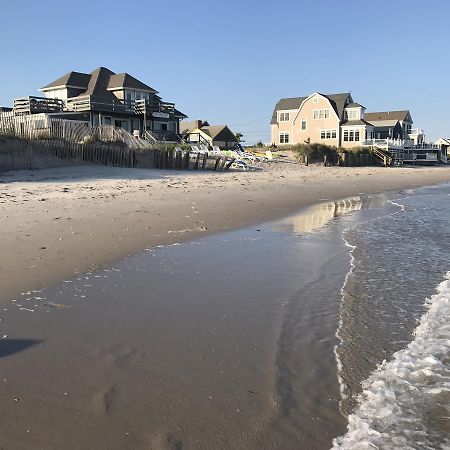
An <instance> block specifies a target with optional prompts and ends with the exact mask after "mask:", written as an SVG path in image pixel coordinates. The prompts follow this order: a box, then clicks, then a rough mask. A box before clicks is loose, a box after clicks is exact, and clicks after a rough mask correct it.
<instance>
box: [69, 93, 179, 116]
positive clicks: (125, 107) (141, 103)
mask: <svg viewBox="0 0 450 450" xmlns="http://www.w3.org/2000/svg"><path fill="white" fill-rule="evenodd" d="M67 110H68V111H73V112H87V111H96V112H102V113H112V112H120V113H127V114H138V115H144V114H146V115H147V116H148V118H150V117H151V116H153V117H155V118H164V119H168V118H170V117H171V116H173V114H174V112H175V105H174V104H173V103H165V102H159V103H158V102H149V101H148V100H145V99H141V100H136V101H134V100H119V99H117V101H115V100H113V101H110V102H102V101H98V100H94V99H93V97H92V96H90V95H84V96H80V97H75V98H69V99H68V100H67Z"/></svg>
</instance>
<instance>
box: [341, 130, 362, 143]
mask: <svg viewBox="0 0 450 450" xmlns="http://www.w3.org/2000/svg"><path fill="white" fill-rule="evenodd" d="M361 135H362V133H361V130H360V129H359V128H350V129H348V130H344V131H343V133H342V140H343V142H360V141H361Z"/></svg>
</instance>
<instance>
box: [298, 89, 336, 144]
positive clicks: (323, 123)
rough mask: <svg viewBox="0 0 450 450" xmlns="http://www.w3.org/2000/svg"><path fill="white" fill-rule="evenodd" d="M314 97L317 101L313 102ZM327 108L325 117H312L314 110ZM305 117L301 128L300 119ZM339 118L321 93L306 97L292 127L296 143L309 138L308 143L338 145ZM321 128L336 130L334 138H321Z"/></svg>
mask: <svg viewBox="0 0 450 450" xmlns="http://www.w3.org/2000/svg"><path fill="white" fill-rule="evenodd" d="M315 99H316V101H317V103H315ZM316 109H319V110H320V109H328V110H329V111H330V113H329V117H328V118H327V119H314V110H316ZM303 118H306V121H307V124H306V130H302V129H301V122H302V119H303ZM339 122H340V120H339V118H338V117H337V115H336V113H335V111H334V109H333V107H332V106H331V104H330V102H329V101H328V99H326V98H325V97H322V96H321V95H318V94H316V95H314V96H313V97H311V98H308V99H307V100H306V101H305V102H304V103H303V106H302V107H301V109H300V112H299V113H298V115H297V118H296V120H295V123H294V126H293V129H294V140H295V141H296V142H297V143H304V142H307V141H308V140H309V142H310V143H318V144H325V145H332V146H335V147H338V146H339ZM321 130H336V138H329V139H321V137H320V134H321Z"/></svg>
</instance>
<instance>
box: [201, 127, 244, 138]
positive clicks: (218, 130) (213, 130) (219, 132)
mask: <svg viewBox="0 0 450 450" xmlns="http://www.w3.org/2000/svg"><path fill="white" fill-rule="evenodd" d="M200 131H202V132H203V133H205V134H207V135H208V136H209V137H211V139H212V140H213V141H235V142H237V138H236V135H235V134H234V133H233V132H232V131H231V130H230V129H229V128H228V126H227V125H213V126H211V125H210V126H207V127H201V128H200Z"/></svg>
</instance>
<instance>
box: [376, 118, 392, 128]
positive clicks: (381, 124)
mask: <svg viewBox="0 0 450 450" xmlns="http://www.w3.org/2000/svg"><path fill="white" fill-rule="evenodd" d="M370 123H371V124H372V125H373V126H374V127H391V128H393V127H395V126H396V125H397V124H398V123H399V121H398V120H395V119H391V120H372V121H371V122H370Z"/></svg>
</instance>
